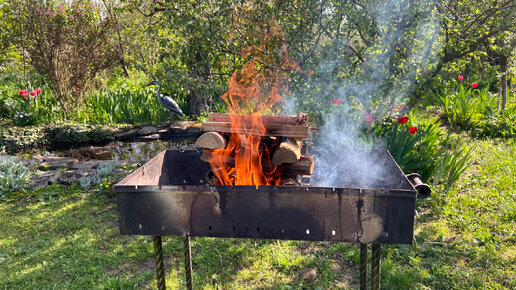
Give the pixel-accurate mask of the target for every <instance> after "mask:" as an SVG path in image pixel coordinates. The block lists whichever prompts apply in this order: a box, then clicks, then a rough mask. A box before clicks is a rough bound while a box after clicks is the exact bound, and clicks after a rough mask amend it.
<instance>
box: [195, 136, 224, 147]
mask: <svg viewBox="0 0 516 290" xmlns="http://www.w3.org/2000/svg"><path fill="white" fill-rule="evenodd" d="M227 145H228V139H227V138H226V137H225V136H224V135H222V134H220V133H218V132H206V133H204V134H202V135H201V137H199V138H198V139H197V141H195V147H197V148H203V149H223V148H226V146H227Z"/></svg>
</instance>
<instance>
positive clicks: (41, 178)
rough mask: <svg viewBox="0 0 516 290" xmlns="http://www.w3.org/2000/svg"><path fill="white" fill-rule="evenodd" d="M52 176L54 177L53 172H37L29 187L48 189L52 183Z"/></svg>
mask: <svg viewBox="0 0 516 290" xmlns="http://www.w3.org/2000/svg"><path fill="white" fill-rule="evenodd" d="M52 176H54V173H53V172H37V173H36V175H34V176H32V177H31V178H30V180H29V186H30V187H31V188H43V187H46V186H47V185H48V184H49V183H50V179H51V178H52Z"/></svg>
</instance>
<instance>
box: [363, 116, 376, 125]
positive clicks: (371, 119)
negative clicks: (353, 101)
mask: <svg viewBox="0 0 516 290" xmlns="http://www.w3.org/2000/svg"><path fill="white" fill-rule="evenodd" d="M364 119H365V121H366V122H367V123H369V124H371V123H372V122H373V121H374V116H373V115H371V114H366V115H365V117H364Z"/></svg>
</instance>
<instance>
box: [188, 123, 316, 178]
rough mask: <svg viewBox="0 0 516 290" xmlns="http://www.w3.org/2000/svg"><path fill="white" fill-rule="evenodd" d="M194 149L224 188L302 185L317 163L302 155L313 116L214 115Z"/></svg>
mask: <svg viewBox="0 0 516 290" xmlns="http://www.w3.org/2000/svg"><path fill="white" fill-rule="evenodd" d="M202 129H203V131H205V132H206V133H204V134H203V135H202V136H201V137H199V139H198V140H197V141H196V143H195V146H196V147H198V148H203V149H204V151H203V153H202V155H201V160H202V161H204V162H208V163H210V167H211V169H212V172H213V174H214V175H215V177H216V178H218V180H219V183H216V182H213V183H212V184H221V185H288V186H301V182H300V176H302V175H310V174H312V172H313V162H314V159H313V157H311V156H302V155H301V147H302V141H301V140H302V139H305V138H307V137H308V117H307V116H306V115H305V114H299V115H297V116H261V115H236V114H211V115H210V118H209V122H206V123H203V124H202Z"/></svg>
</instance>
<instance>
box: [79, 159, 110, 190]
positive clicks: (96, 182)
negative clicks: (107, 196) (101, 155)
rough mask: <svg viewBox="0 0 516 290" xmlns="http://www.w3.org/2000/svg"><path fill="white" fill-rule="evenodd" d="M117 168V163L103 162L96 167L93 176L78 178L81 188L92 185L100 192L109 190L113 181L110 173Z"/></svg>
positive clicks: (88, 187)
mask: <svg viewBox="0 0 516 290" xmlns="http://www.w3.org/2000/svg"><path fill="white" fill-rule="evenodd" d="M117 168H118V165H117V164H116V162H112V161H111V162H110V161H108V162H103V163H102V164H100V166H99V167H98V168H97V169H96V172H95V174H94V175H93V176H84V177H81V179H79V184H80V185H81V188H83V189H90V188H91V187H93V186H94V187H95V188H96V190H97V191H99V192H101V193H108V192H111V188H112V186H113V184H114V182H115V180H114V178H113V177H112V176H111V175H112V173H113V171H114V170H115V169H117Z"/></svg>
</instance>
